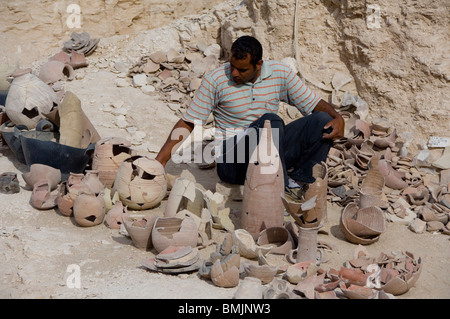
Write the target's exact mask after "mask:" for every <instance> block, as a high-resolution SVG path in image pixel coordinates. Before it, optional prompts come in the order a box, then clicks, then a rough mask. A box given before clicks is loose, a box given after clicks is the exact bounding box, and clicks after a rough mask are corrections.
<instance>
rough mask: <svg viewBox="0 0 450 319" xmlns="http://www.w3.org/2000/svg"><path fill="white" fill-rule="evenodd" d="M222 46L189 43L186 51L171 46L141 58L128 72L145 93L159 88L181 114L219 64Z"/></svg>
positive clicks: (173, 107) (171, 107)
mask: <svg viewBox="0 0 450 319" xmlns="http://www.w3.org/2000/svg"><path fill="white" fill-rule="evenodd" d="M220 54H221V48H220V46H219V45H217V44H212V45H209V46H208V45H206V44H205V43H204V42H201V43H199V44H197V45H190V46H189V45H188V46H186V48H185V49H183V50H176V49H174V48H170V49H169V50H167V51H162V50H159V51H155V52H152V53H151V54H150V55H148V56H143V57H141V59H140V61H139V62H137V63H136V64H135V65H133V66H132V67H131V68H130V69H129V72H128V76H130V77H132V79H133V81H132V84H133V85H134V86H135V87H140V88H141V90H142V91H143V92H144V93H149V92H153V91H155V90H158V91H159V92H160V93H161V94H162V96H163V99H164V100H165V101H166V102H167V105H168V107H169V108H170V109H171V110H173V111H174V112H175V113H176V114H178V115H181V114H182V112H183V111H184V110H185V108H186V106H187V105H189V101H190V99H191V98H192V97H193V94H194V92H195V90H197V89H198V88H199V87H200V83H201V78H202V76H203V75H204V74H205V73H207V72H209V71H211V70H213V69H215V68H217V67H218V66H219V57H220Z"/></svg>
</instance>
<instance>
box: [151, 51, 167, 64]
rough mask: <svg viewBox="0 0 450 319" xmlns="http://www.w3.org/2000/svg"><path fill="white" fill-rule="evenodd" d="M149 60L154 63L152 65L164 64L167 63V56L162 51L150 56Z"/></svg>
mask: <svg viewBox="0 0 450 319" xmlns="http://www.w3.org/2000/svg"><path fill="white" fill-rule="evenodd" d="M149 58H150V59H151V60H152V61H153V62H154V63H164V62H167V55H166V53H165V52H163V51H156V52H153V53H152V54H150V56H149Z"/></svg>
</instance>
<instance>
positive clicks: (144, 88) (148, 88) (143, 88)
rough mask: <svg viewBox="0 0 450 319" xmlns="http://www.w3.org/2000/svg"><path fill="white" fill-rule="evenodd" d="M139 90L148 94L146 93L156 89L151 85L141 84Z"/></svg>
mask: <svg viewBox="0 0 450 319" xmlns="http://www.w3.org/2000/svg"><path fill="white" fill-rule="evenodd" d="M141 91H142V92H143V93H145V94H148V93H153V92H155V91H156V89H155V87H154V86H153V85H143V86H141Z"/></svg>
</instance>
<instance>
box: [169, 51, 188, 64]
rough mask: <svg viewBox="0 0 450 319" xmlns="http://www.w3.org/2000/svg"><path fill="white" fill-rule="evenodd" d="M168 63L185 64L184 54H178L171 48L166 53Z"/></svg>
mask: <svg viewBox="0 0 450 319" xmlns="http://www.w3.org/2000/svg"><path fill="white" fill-rule="evenodd" d="M166 56H167V62H169V63H183V62H184V54H182V53H180V52H178V51H177V50H175V49H174V48H170V49H169V51H167V53H166Z"/></svg>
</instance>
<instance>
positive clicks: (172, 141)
mask: <svg viewBox="0 0 450 319" xmlns="http://www.w3.org/2000/svg"><path fill="white" fill-rule="evenodd" d="M193 129H194V124H193V123H190V122H186V121H184V120H182V119H180V120H179V121H178V122H177V123H175V125H174V126H173V128H172V131H171V132H170V134H169V136H168V137H167V140H166V142H165V143H164V145H163V147H161V150H160V151H159V153H158V155H157V156H156V158H155V159H156V160H157V161H158V162H160V163H161V164H162V166H163V167H166V164H167V162H168V161H169V160H170V158H171V157H172V150H173V151H176V149H174V147H175V146H176V145H177V144H178V143H181V142H183V141H184V140H185V139H186V138H187V137H188V136H189V134H190V133H191V132H192V130H193Z"/></svg>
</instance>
